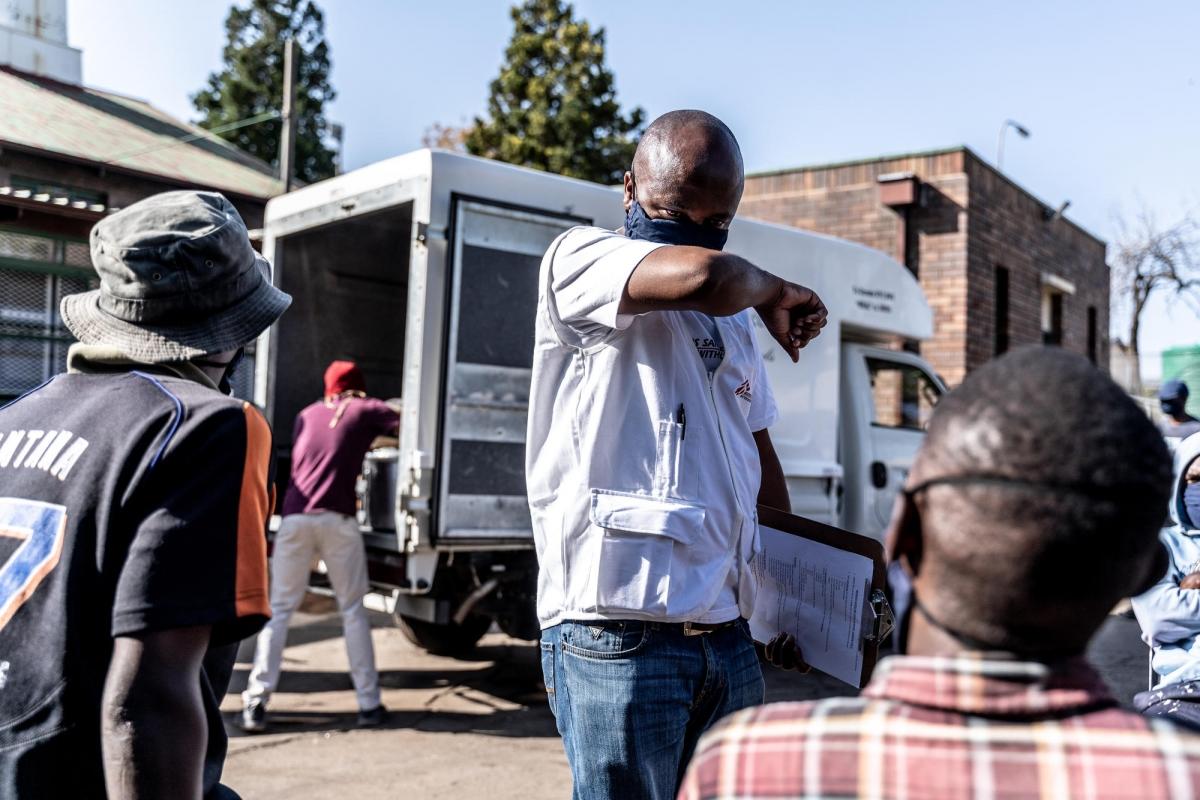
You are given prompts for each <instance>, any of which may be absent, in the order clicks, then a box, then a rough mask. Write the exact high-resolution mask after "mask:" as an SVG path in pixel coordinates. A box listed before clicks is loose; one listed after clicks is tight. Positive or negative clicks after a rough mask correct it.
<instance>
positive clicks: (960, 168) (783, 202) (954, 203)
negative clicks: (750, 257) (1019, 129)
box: [738, 149, 969, 383]
mask: <svg viewBox="0 0 1200 800" xmlns="http://www.w3.org/2000/svg"><path fill="white" fill-rule="evenodd" d="M964 157H965V151H963V150H961V149H959V150H950V151H944V152H939V153H931V154H928V155H916V156H900V157H897V158H889V159H881V160H876V161H865V162H857V163H853V164H843V165H832V166H829V167H817V168H813V169H806V170H794V171H787V172H779V173H774V174H768V175H756V176H751V177H748V178H747V179H746V191H745V193H744V194H743V196H742V204H741V207H740V208H739V210H738V213H739V214H744V215H745V216H747V217H755V218H757V219H763V220H768V221H771V222H778V223H782V224H784V225H793V226H795V227H797V228H805V229H807V230H812V231H818V232H820V233H827V234H831V235H833V236H841V237H843V238H846V239H850V240H853V241H856V242H861V243H863V244H865V245H868V246H870V247H874V248H876V249H878V250H882V251H883V252H885V253H887V254H888V255H890V256H892V257H893V258H895V259H896V260H898V261H904V260H905V259H904V253H903V252H901V250H902V244H901V242H900V238H899V233H900V222H901V217H900V214H899V213H897V212H896V211H893V210H892V209H891V208H889V207H888V206H885V205H883V204H882V203H881V202H880V200H879V181H878V179H879V176H880V175H887V174H890V173H897V172H911V173H914V174H915V175H917V176H918V177H919V178H920V179H921V181H922V182H923V183H924V184H925V189H924V192H925V198H924V200H925V207H924V208H917V209H914V210H913V212H911V213H912V215H913V216H912V217H911V218H910V220H911V221H910V224H911V225H912V226H913V227H914V228H915V230H916V233H915V237H916V242H915V252H912V253H910V256H911V257H913V258H914V260H915V262H916V264H917V267H918V274H919V276H920V279H921V284H922V286H923V287H924V289H925V295H926V297H927V298H928V300H929V305H930V307H931V308H932V310H933V326H934V335H933V338H932V339H929V340H927V341H925V342H923V343H922V345H921V353H922V355H923V356H924V357H925V358H926V359H928V360H929V362H930V364H932V365H933V368H934V369H935V370H937V372H938V373H939V374H940V375H941V376H942V378H943V379H945V380H946V381H947V382H949V383H957V382H959V381H960V380H962V377H963V375H965V374H966V369H967V363H966V346H965V341H966V336H967V317H966V298H967V280H966V263H967V225H966V207H967V205H968V201H969V191H968V184H967V176H966V173H965V172H964Z"/></svg>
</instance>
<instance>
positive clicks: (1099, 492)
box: [904, 472, 1147, 500]
mask: <svg viewBox="0 0 1200 800" xmlns="http://www.w3.org/2000/svg"><path fill="white" fill-rule="evenodd" d="M933 486H1003V487H1010V488H1011V487H1019V488H1026V489H1034V490H1040V491H1049V492H1058V493H1063V494H1077V495H1084V496H1085V497H1095V498H1097V499H1101V500H1114V499H1118V500H1120V499H1124V498H1129V499H1140V497H1141V496H1142V494H1143V493H1144V492H1145V491H1146V488H1147V487H1146V485H1144V484H1116V485H1112V486H1096V485H1092V484H1082V483H1062V482H1058V481H1044V480H1028V479H1025V478H1014V477H1012V476H1011V475H997V474H995V473H988V472H966V473H963V474H961V475H943V476H940V477H936V478H929V479H928V480H924V481H921V482H920V483H918V484H917V485H915V486H910V487H908V488H906V489H904V494H905V496H906V497H909V498H912V497H913V496H914V495H917V494H919V493H921V492H923V491H925V490H926V489H929V488H931V487H933Z"/></svg>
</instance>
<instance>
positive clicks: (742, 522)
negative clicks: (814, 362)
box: [526, 228, 776, 627]
mask: <svg viewBox="0 0 1200 800" xmlns="http://www.w3.org/2000/svg"><path fill="white" fill-rule="evenodd" d="M658 246H660V245H653V244H649V243H646V242H639V241H632V240H629V239H626V238H625V237H624V236H621V235H619V234H614V233H612V232H611V231H604V230H602V229H598V228H575V229H572V230H570V231H568V232H566V233H564V234H563V235H562V236H560V237H559V238H558V239H557V240H555V242H554V243H553V244H551V246H550V249H549V251H548V252H547V254H546V256H545V258H544V259H543V261H542V267H541V282H540V291H539V298H538V311H537V323H536V334H535V345H534V359H533V380H532V386H531V390H530V403H529V431H528V438H527V446H528V450H527V453H526V478H527V484H528V492H529V502H530V510H531V512H532V516H533V530H534V539H535V544H536V548H537V556H538V562H539V566H540V572H539V580H538V617H539V620H540V622H541V625H542V626H543V627H549V626H551V625H555V624H557V623H558V622H560V621H562V620H564V619H571V620H593V619H650V620H658V621H668V622H685V621H690V622H723V621H726V620H729V619H733V618H736V617H737V616H739V615H741V616H744V617H749V616H750V614H751V612H752V610H753V605H754V592H755V586H754V582H753V573H752V571H751V570H750V568H749V562H750V560H751V559H752V558H753V556H754V554H755V553H756V552H757V549H758V548H757V541H758V524H757V517H756V513H755V508H756V505H757V496H758V489H759V483H760V480H761V468H760V465H759V459H758V450H757V448H756V446H755V443H754V439H753V435H752V431H758V430H762V429H764V428H766V427H768V426H769V425H770V424H771V423H772V422H774V418H775V416H776V411H775V407H774V401H773V398H772V397H771V391H770V387H769V386H768V385H767V381H766V372H765V369H764V368H763V364H762V358H761V356H760V354H759V352H758V348H757V345H756V344H755V338H754V331H753V327H752V322H751V316H750V315H751V314H753V312H752V311H744V312H742V313H740V314H737V315H734V316H731V317H721V318H717V325H718V327H719V330H720V334H721V338H722V339H723V340H724V344H725V351H726V352H725V359H724V361H723V362H722V364H721V366H720V368H719V369H718V370H717V371H716V372H715V373H714V374H713V375H712V376H711V378H710V376H709V374H708V371H707V370H706V369H705V367H704V364H703V362H702V361H701V359H700V356H699V355H698V353H697V352H696V348H695V346H694V345H693V342H692V339H691V337H690V334H689V330H688V327H687V325H686V322H687V320H686V317H685V315H689V314H694V313H695V312H689V311H656V312H651V313H648V314H644V315H641V316H637V317H619V316H618V315H617V312H616V308H617V304H619V302H620V297H621V294H622V292H623V290H624V286H625V284H626V282H627V281H628V278H629V275H630V274H631V273H632V271H633V269H634V268H635V267H636V266H637V263H638V262H640V261H641V259H642V258H644V257H645V256H646V254H648V253H649V252H650V251H651V250H653V249H655V248H656V247H658ZM731 570H734V571H735V572H734V575H735V576H736V581H735V583H734V585H736V586H737V591H736V600H735V602H734V603H733V604H729V603H719V602H718V601H719V600H720V599H721V596H722V588H723V586H724V585H725V582H726V580H727V578H728V576H729V575H730V572H731Z"/></svg>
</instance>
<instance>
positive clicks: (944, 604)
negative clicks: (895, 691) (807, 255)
mask: <svg viewBox="0 0 1200 800" xmlns="http://www.w3.org/2000/svg"><path fill="white" fill-rule="evenodd" d="M1170 481H1171V462H1170V457H1169V456H1168V454H1167V450H1166V447H1165V445H1164V444H1163V441H1162V437H1161V436H1159V435H1158V432H1157V430H1156V429H1155V427H1154V425H1153V424H1152V423H1151V422H1150V420H1149V419H1148V418H1147V417H1146V415H1145V414H1144V413H1143V412H1142V411H1141V409H1139V408H1138V407H1137V405H1136V404H1135V403H1134V402H1133V401H1132V400H1131V399H1130V398H1129V397H1128V396H1127V395H1126V394H1125V392H1124V391H1122V390H1121V389H1120V388H1119V387H1118V386H1117V385H1116V384H1115V383H1113V382H1112V381H1111V380H1110V379H1109V378H1108V377H1107V376H1105V375H1103V374H1102V373H1101V372H1099V371H1098V370H1097V369H1096V368H1095V367H1093V366H1092V365H1091V364H1090V363H1088V362H1087V361H1086V360H1085V359H1083V358H1081V357H1079V356H1077V355H1072V354H1070V353H1068V352H1066V351H1063V350H1062V349H1060V348H1040V347H1039V348H1028V349H1024V350H1019V351H1016V352H1014V353H1011V354H1009V355H1007V356H1004V357H1003V358H1000V359H997V360H996V361H993V362H991V363H989V364H987V365H985V366H984V367H982V368H980V369H978V370H976V371H975V372H973V373H972V374H971V375H970V376H969V377H968V378H967V380H966V381H964V382H963V384H962V386H960V387H959V388H958V389H956V390H955V391H953V392H951V393H950V394H949V395H947V396H946V397H945V398H944V399H943V401H942V403H941V404H940V405H939V407H938V409H937V411H936V412H935V414H934V417H933V420H932V421H931V423H930V426H929V430H928V433H927V435H926V439H925V443H924V445H923V446H922V448H921V451H920V453H919V454H918V456H917V459H916V462H915V463H914V465H913V471H912V474H911V475H910V478H909V482H908V485H909V487H910V489H911V488H916V489H917V490H918V491H916V493H915V495H914V497H913V499H912V501H911V503H910V506H911V507H910V508H909V511H908V516H907V519H906V520H905V521H902V522H901V526H902V527H906V528H907V534H906V533H904V532H899V533H898V534H897V541H896V550H897V554H898V555H905V556H907V557H908V558H909V560H910V563H911V562H913V561H915V562H917V563H915V564H913V566H914V568H915V571H916V572H917V573H918V574H917V580H916V586H917V591H918V596H920V597H921V599H922V601H923V602H925V603H927V604H928V605H930V606H937V608H938V611H939V614H940V616H941V621H942V622H944V623H945V624H946V625H947V626H950V627H952V628H954V629H956V630H959V631H961V632H962V633H966V634H968V635H970V636H972V637H974V638H978V639H981V640H983V641H985V642H994V643H997V644H1001V643H1003V644H1005V645H1007V646H1008V647H1009V649H1014V650H1018V651H1022V652H1027V653H1031V654H1037V653H1038V652H1040V651H1053V650H1055V649H1058V648H1063V647H1066V648H1068V649H1078V650H1082V648H1083V646H1084V645H1085V644H1086V642H1087V640H1088V638H1090V636H1091V634H1092V633H1093V632H1094V630H1095V628H1096V627H1098V626H1099V624H1100V623H1101V622H1102V621H1103V619H1104V617H1105V615H1106V614H1107V613H1108V611H1109V610H1110V609H1111V608H1112V606H1113V605H1114V604H1115V603H1116V602H1117V601H1118V600H1119V599H1120V598H1122V597H1126V596H1129V595H1130V594H1135V593H1138V592H1140V591H1141V590H1142V589H1144V588H1145V583H1146V581H1147V580H1148V579H1152V578H1156V577H1158V575H1153V574H1151V573H1153V572H1154V571H1155V570H1156V569H1157V568H1158V566H1159V565H1160V564H1161V561H1160V559H1161V551H1160V548H1159V546H1158V544H1157V534H1158V529H1159V527H1160V526H1161V524H1162V521H1163V516H1164V509H1165V508H1166V504H1167V495H1168V493H1169V490H1170ZM922 487H924V488H922ZM916 528H919V532H918V531H916V530H915V529H916ZM914 537H915V538H916V539H919V541H915V539H914Z"/></svg>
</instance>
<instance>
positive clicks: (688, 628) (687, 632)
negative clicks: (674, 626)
mask: <svg viewBox="0 0 1200 800" xmlns="http://www.w3.org/2000/svg"><path fill="white" fill-rule="evenodd" d="M708 632H709V631H708V630H705V629H703V628H695V627H692V623H690V622H685V623H683V635H684V636H703V635H704V634H706V633H708Z"/></svg>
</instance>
